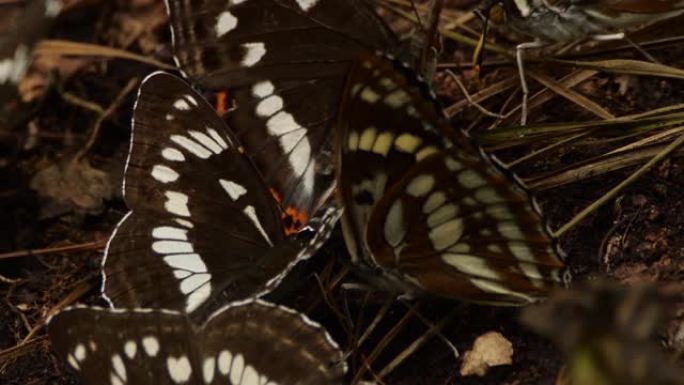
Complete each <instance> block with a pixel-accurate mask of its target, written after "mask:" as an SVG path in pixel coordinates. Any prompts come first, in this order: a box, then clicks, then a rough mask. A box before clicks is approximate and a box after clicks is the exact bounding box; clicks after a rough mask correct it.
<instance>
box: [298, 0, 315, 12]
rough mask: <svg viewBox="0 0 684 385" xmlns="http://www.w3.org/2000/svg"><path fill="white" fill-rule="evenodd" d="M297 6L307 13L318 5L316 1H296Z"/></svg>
mask: <svg viewBox="0 0 684 385" xmlns="http://www.w3.org/2000/svg"><path fill="white" fill-rule="evenodd" d="M297 4H298V5H299V7H300V8H301V9H302V10H304V11H308V10H309V9H311V8H312V7H313V6H314V5H316V4H318V0H297Z"/></svg>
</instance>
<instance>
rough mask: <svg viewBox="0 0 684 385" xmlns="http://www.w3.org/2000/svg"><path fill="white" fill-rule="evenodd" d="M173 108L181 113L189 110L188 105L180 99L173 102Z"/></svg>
mask: <svg viewBox="0 0 684 385" xmlns="http://www.w3.org/2000/svg"><path fill="white" fill-rule="evenodd" d="M173 108H175V109H177V110H181V111H187V110H189V109H190V104H188V101H187V100H185V99H183V98H180V99H177V100H176V101H175V102H173Z"/></svg>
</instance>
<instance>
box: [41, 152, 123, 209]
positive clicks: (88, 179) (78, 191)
mask: <svg viewBox="0 0 684 385" xmlns="http://www.w3.org/2000/svg"><path fill="white" fill-rule="evenodd" d="M31 188H32V189H34V190H36V191H37V192H38V194H39V195H40V196H42V197H45V198H48V199H49V202H48V204H47V205H46V206H45V207H43V216H44V217H51V216H53V215H56V214H59V213H60V212H65V211H69V210H70V209H73V210H76V211H83V212H98V211H100V210H101V208H102V203H103V202H104V200H106V199H110V198H111V197H112V195H113V194H114V187H113V185H112V183H111V181H110V179H109V176H108V175H107V173H105V172H104V171H102V170H98V169H96V168H93V167H91V166H90V164H89V163H88V162H87V161H81V162H69V163H67V164H66V165H65V166H62V165H57V164H55V165H52V166H50V167H48V168H46V169H43V170H41V171H39V172H38V173H37V174H36V175H35V176H34V177H33V179H32V180H31Z"/></svg>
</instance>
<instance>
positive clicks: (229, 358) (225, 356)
mask: <svg viewBox="0 0 684 385" xmlns="http://www.w3.org/2000/svg"><path fill="white" fill-rule="evenodd" d="M232 362H233V355H232V354H231V353H230V351H228V350H222V351H221V353H219V356H218V370H219V372H221V374H223V375H226V374H228V372H230V365H231V363H232Z"/></svg>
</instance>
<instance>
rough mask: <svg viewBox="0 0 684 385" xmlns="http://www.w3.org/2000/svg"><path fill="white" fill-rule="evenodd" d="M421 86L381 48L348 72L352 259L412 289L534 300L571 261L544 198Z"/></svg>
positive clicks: (343, 163)
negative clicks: (564, 258) (546, 221)
mask: <svg viewBox="0 0 684 385" xmlns="http://www.w3.org/2000/svg"><path fill="white" fill-rule="evenodd" d="M421 87H424V86H423V85H421V84H420V80H419V79H417V78H415V77H413V76H411V75H410V72H409V71H408V70H407V69H405V68H403V67H401V66H395V65H392V64H391V62H390V61H388V60H387V59H383V58H379V57H370V56H369V57H367V58H364V59H363V60H362V61H361V62H360V64H359V65H358V66H357V67H356V68H355V70H353V71H352V72H351V74H350V77H349V81H348V84H347V88H346V91H345V100H344V104H343V106H342V109H341V113H340V117H339V122H340V123H339V124H340V135H339V137H338V138H339V139H338V157H339V159H338V161H339V168H338V186H339V187H338V197H339V198H340V201H341V204H344V205H346V207H345V212H344V215H343V229H344V232H345V240H346V241H347V245H348V248H349V249H350V253H351V254H352V258H354V259H356V260H359V261H360V262H361V263H362V264H367V265H368V264H370V265H371V266H376V267H380V268H381V270H382V271H383V272H384V274H385V278H386V279H387V280H389V281H390V282H389V284H390V285H394V286H395V288H397V289H398V290H399V291H404V292H409V293H410V294H417V293H421V292H429V293H432V294H438V295H445V296H449V297H453V298H459V299H466V300H471V301H477V302H487V303H505V304H520V303H527V302H530V301H533V300H534V299H535V298H537V297H539V296H542V295H543V294H544V293H546V292H547V291H548V290H549V289H550V288H551V287H553V286H555V285H558V284H559V283H560V281H561V275H562V274H561V270H562V266H563V263H562V262H561V260H560V259H559V258H558V255H557V253H556V250H555V248H554V242H553V240H552V239H551V237H550V236H549V234H548V233H547V232H546V230H545V227H544V225H543V223H542V218H541V216H540V215H539V213H538V210H537V208H536V204H535V203H534V201H533V199H531V197H530V196H529V194H528V193H527V192H525V191H524V189H523V188H522V187H521V185H520V183H519V181H518V180H517V179H516V178H515V177H514V176H512V175H510V174H509V173H507V172H504V171H500V168H499V166H495V165H494V164H493V162H491V161H490V160H489V159H488V158H487V156H486V155H484V154H481V153H480V152H479V150H477V148H476V147H475V146H474V145H472V144H471V143H470V142H469V141H468V140H467V138H466V137H465V136H464V135H463V134H461V133H456V132H455V131H454V130H453V129H451V127H450V126H449V125H448V123H447V122H446V121H445V120H444V119H443V117H442V113H441V109H439V106H438V104H437V103H436V102H435V101H434V99H433V96H432V95H431V94H430V93H429V92H427V93H426V92H421ZM447 138H448V139H447ZM384 285H385V286H387V282H385V283H384Z"/></svg>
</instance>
